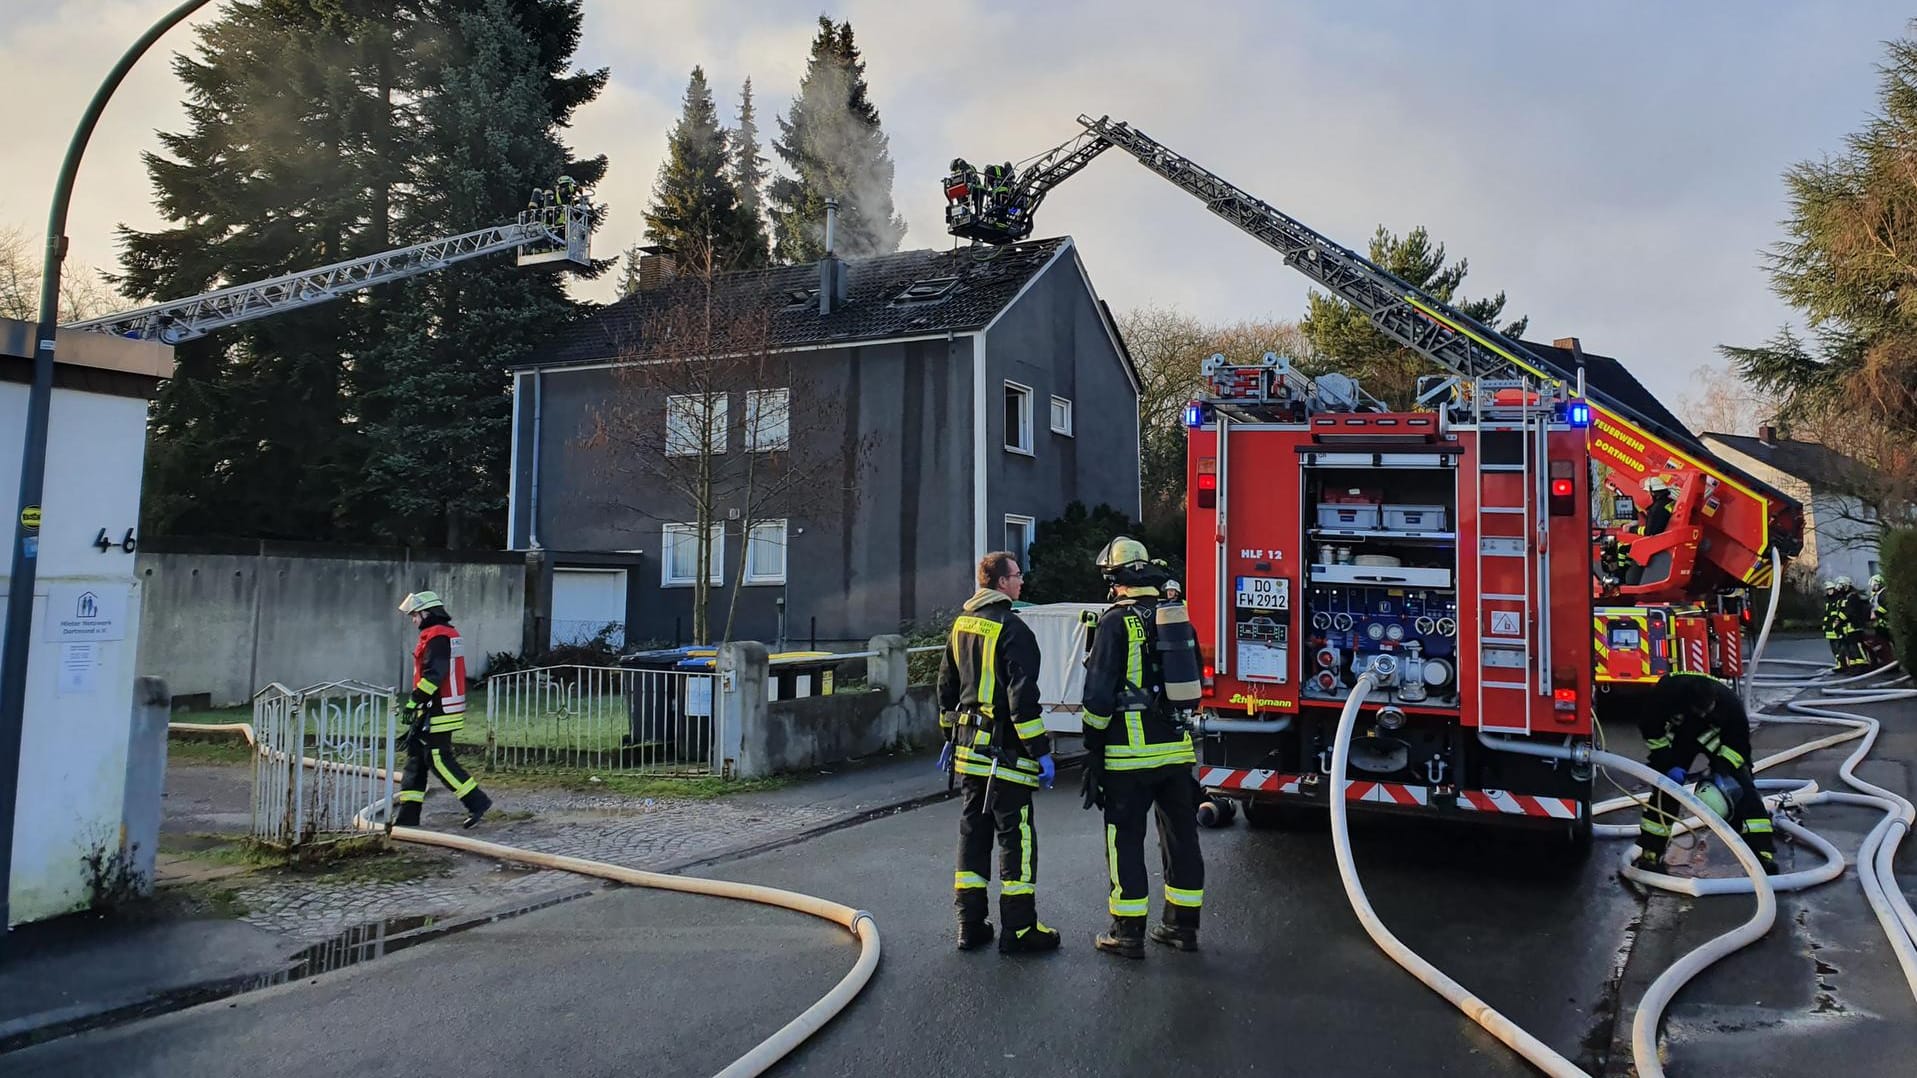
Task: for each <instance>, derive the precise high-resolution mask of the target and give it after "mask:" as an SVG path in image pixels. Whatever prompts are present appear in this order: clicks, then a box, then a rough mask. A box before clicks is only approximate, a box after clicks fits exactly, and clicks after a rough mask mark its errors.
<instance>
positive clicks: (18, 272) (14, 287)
mask: <svg viewBox="0 0 1917 1078" xmlns="http://www.w3.org/2000/svg"><path fill="white" fill-rule="evenodd" d="M126 306H130V304H128V303H127V302H125V301H123V300H122V299H121V298H120V297H119V295H117V294H116V293H115V292H114V291H113V289H111V288H109V287H107V284H106V282H105V281H103V280H101V278H100V274H99V271H97V270H94V269H92V268H91V267H88V266H83V265H79V264H77V263H74V264H69V265H68V266H67V267H66V270H65V271H64V272H63V273H61V274H60V321H62V322H74V321H79V320H81V319H86V318H97V317H99V316H100V315H103V314H111V313H112V312H113V311H115V310H117V309H119V308H121V307H126ZM38 317H40V245H39V244H38V243H35V242H33V241H31V240H29V239H27V236H26V233H24V232H22V231H21V230H20V229H19V228H17V227H15V226H12V225H8V226H5V227H0V318H17V319H19V320H21V321H23V322H25V321H31V320H33V319H35V318H38Z"/></svg>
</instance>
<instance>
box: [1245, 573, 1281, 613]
mask: <svg viewBox="0 0 1917 1078" xmlns="http://www.w3.org/2000/svg"><path fill="white" fill-rule="evenodd" d="M1237 605H1239V606H1241V607H1248V608H1250V609H1252V610H1287V609H1290V607H1291V581H1289V580H1286V579H1285V578H1284V577H1281V576H1241V577H1239V578H1238V604H1237Z"/></svg>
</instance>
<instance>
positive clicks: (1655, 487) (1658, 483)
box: [1644, 475, 1671, 494]
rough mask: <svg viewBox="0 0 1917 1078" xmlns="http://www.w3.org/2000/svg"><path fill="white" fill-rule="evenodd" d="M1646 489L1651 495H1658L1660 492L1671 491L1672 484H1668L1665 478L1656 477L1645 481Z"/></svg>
mask: <svg viewBox="0 0 1917 1078" xmlns="http://www.w3.org/2000/svg"><path fill="white" fill-rule="evenodd" d="M1644 489H1645V490H1646V491H1647V492H1649V493H1652V494H1656V493H1658V492H1659V491H1664V490H1669V489H1671V484H1670V483H1668V482H1666V481H1665V479H1664V477H1663V476H1661V475H1654V476H1652V477H1650V478H1649V479H1646V480H1645V481H1644Z"/></svg>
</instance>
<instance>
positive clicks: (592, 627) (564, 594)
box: [552, 569, 626, 647]
mask: <svg viewBox="0 0 1917 1078" xmlns="http://www.w3.org/2000/svg"><path fill="white" fill-rule="evenodd" d="M607 626H612V632H610V633H608V634H607V639H608V640H610V642H611V643H612V645H613V646H614V647H621V646H624V644H625V642H626V571H625V570H624V569H554V570H553V571H552V644H553V646H554V647H558V646H559V645H561V644H579V643H584V642H585V641H588V640H591V639H592V638H593V637H595V636H597V635H599V633H600V632H601V631H602V630H604V629H605V628H606V627H607Z"/></svg>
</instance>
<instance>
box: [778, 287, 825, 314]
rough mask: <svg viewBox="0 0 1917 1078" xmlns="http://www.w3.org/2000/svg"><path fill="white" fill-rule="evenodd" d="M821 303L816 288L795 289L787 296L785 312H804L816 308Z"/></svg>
mask: <svg viewBox="0 0 1917 1078" xmlns="http://www.w3.org/2000/svg"><path fill="white" fill-rule="evenodd" d="M818 302H819V290H818V289H816V288H794V289H792V290H791V291H789V292H787V293H786V294H785V307H784V309H785V310H788V311H802V310H804V309H806V308H807V307H812V306H816V305H817V304H818Z"/></svg>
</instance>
